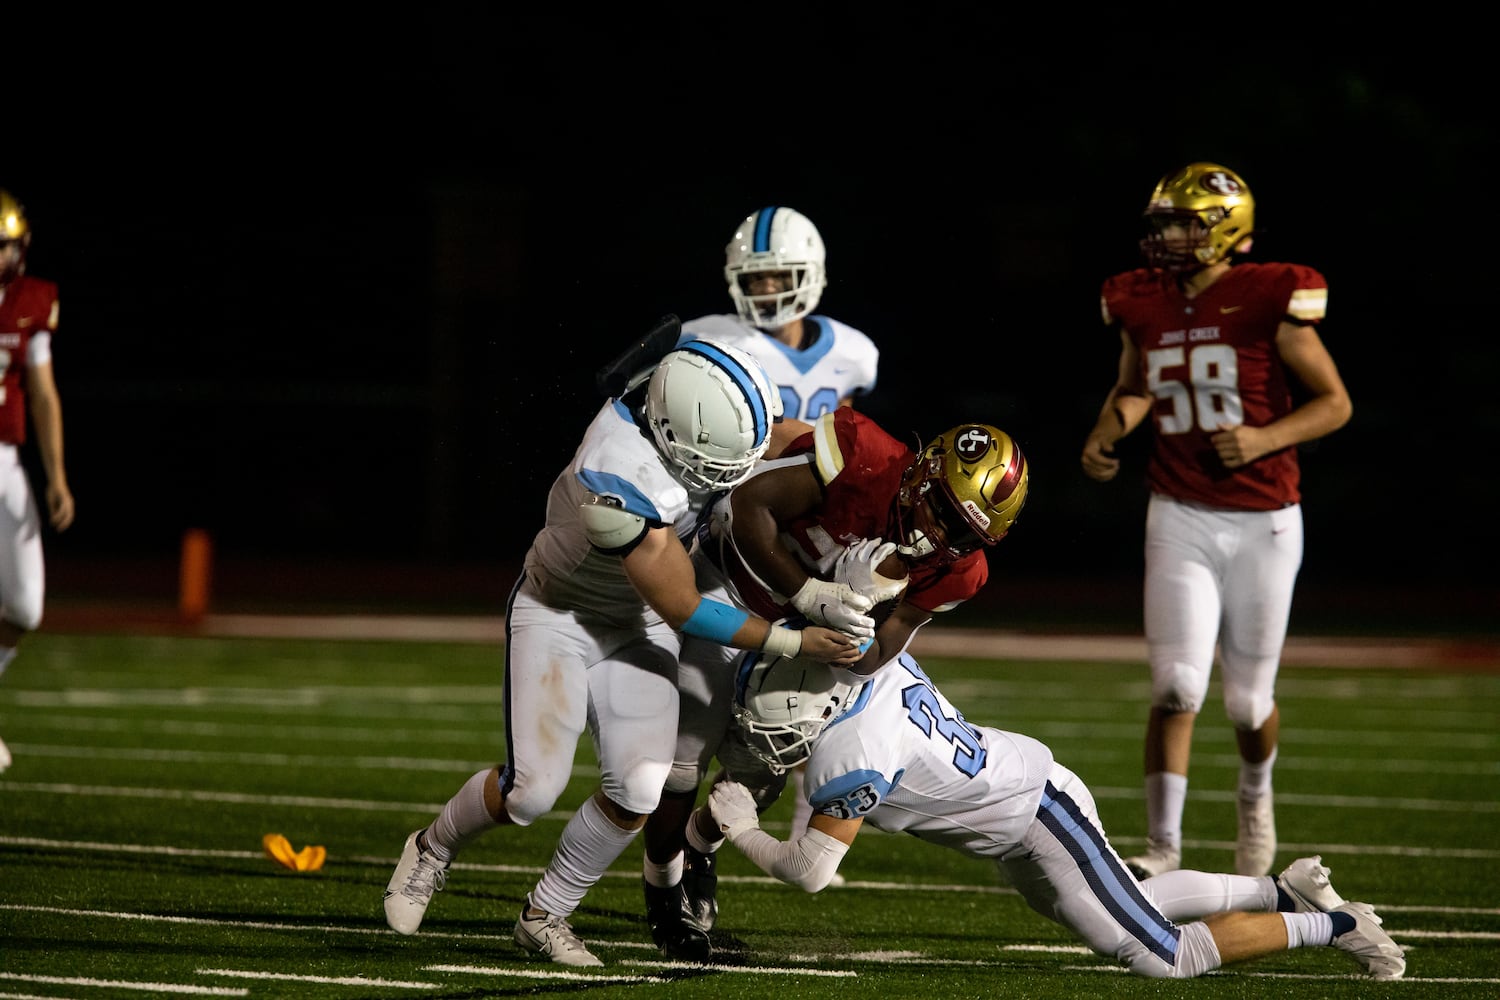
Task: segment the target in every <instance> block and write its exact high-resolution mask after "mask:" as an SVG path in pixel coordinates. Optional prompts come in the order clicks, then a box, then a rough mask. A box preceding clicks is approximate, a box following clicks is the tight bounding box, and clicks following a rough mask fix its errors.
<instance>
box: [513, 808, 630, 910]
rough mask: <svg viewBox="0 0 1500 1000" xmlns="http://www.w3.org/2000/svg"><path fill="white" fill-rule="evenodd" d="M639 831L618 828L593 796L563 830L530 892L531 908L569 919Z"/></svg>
mask: <svg viewBox="0 0 1500 1000" xmlns="http://www.w3.org/2000/svg"><path fill="white" fill-rule="evenodd" d="M640 832H641V831H640V830H622V829H620V828H619V827H618V826H615V825H614V824H613V823H611V822H610V821H609V817H608V816H606V815H604V810H603V809H601V808H599V803H598V802H596V801H595V800H594V796H592V795H590V796H589V797H588V799H587V801H585V802H584V803H583V805H581V806H579V807H578V811H577V812H575V813H574V814H573V818H572V819H570V820H568V825H567V826H565V827H563V832H562V839H561V840H559V841H558V842H557V850H555V851H553V853H552V860H551V861H549V862H548V863H547V870H546V871H544V872H542V877H541V879H540V880H539V881H538V882H537V884H536V888H535V889H533V890H531V905H532V906H534V907H536V908H537V909H539V910H543V911H545V912H547V913H549V914H551V915H552V916H554V917H567V916H570V915H571V914H572V913H573V911H574V910H576V909H578V904H579V903H581V902H583V897H584V896H585V895H586V894H587V893H588V891H589V890H590V889H592V888H593V887H594V883H595V882H598V881H599V879H600V877H601V876H603V874H604V873H605V872H606V871H607V870H608V869H609V866H610V865H612V864H614V863H615V859H617V858H618V857H619V856H620V855H621V854H623V853H625V848H627V847H629V846H630V842H631V841H633V840H634V839H635V838H636V835H637V834H639V833H640Z"/></svg>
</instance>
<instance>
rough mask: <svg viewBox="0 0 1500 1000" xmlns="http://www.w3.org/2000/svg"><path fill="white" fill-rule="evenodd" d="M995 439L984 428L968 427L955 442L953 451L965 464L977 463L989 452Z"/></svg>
mask: <svg viewBox="0 0 1500 1000" xmlns="http://www.w3.org/2000/svg"><path fill="white" fill-rule="evenodd" d="M994 443H995V439H994V438H992V437H991V436H990V432H989V431H987V430H985V429H984V428H983V427H967V428H965V429H964V430H963V431H962V432H961V433H960V434H959V435H958V437H957V438H955V439H954V441H953V450H954V451H956V452H958V457H959V458H960V459H962V460H963V461H965V462H977V461H979V460H980V459H981V458H983V457H984V456H985V454H986V453H988V452H989V450H990V446H991V445H993V444H994Z"/></svg>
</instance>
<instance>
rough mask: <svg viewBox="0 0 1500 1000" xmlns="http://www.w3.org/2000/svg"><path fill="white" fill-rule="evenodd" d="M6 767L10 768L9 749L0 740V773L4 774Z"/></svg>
mask: <svg viewBox="0 0 1500 1000" xmlns="http://www.w3.org/2000/svg"><path fill="white" fill-rule="evenodd" d="M7 767H10V748H9V747H7V746H6V745H5V741H4V740H0V773H4V771H5V769H6V768H7Z"/></svg>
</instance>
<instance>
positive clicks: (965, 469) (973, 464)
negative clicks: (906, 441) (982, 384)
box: [896, 424, 1030, 562]
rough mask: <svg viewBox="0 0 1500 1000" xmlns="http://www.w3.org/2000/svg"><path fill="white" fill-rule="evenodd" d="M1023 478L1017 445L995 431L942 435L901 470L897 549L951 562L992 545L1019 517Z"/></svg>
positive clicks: (962, 427) (974, 427)
mask: <svg viewBox="0 0 1500 1000" xmlns="http://www.w3.org/2000/svg"><path fill="white" fill-rule="evenodd" d="M1029 480H1030V472H1029V470H1028V469H1027V467H1026V456H1025V455H1023V454H1021V447H1020V445H1018V444H1016V443H1015V441H1013V440H1012V439H1011V436H1010V435H1009V434H1007V433H1005V432H1004V431H1002V430H1000V429H999V428H998V427H991V426H990V425H989V424H959V425H958V426H957V427H954V428H951V429H950V430H947V431H944V432H943V433H942V434H939V435H938V436H937V437H936V438H934V439H933V440H932V441H931V443H929V444H928V445H927V447H925V448H923V449H922V453H921V454H920V455H918V456H917V458H916V461H914V462H912V464H911V465H910V466H909V467H908V468H907V470H906V475H905V478H904V481H903V482H902V484H901V490H900V493H899V494H898V496H897V499H896V521H897V530H898V532H899V535H900V537H899V540H898V543H897V544H898V551H900V552H901V553H902V554H903V555H905V556H908V557H909V558H912V559H926V558H929V557H934V556H935V557H936V558H938V559H940V560H941V561H943V562H952V561H953V560H955V559H958V558H960V557H962V556H965V555H968V554H969V553H970V552H974V551H976V550H978V549H981V548H985V547H987V546H991V545H994V544H995V543H996V542H998V541H1000V539H1002V538H1004V537H1005V533H1006V532H1008V531H1009V530H1010V529H1011V526H1012V525H1013V524H1015V523H1016V518H1017V517H1019V516H1020V514H1021V508H1022V507H1023V506H1025V504H1026V489H1027V485H1028V483H1029Z"/></svg>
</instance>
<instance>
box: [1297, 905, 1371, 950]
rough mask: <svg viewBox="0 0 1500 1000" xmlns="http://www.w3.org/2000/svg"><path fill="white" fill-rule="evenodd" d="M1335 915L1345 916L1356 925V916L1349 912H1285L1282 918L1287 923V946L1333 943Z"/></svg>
mask: <svg viewBox="0 0 1500 1000" xmlns="http://www.w3.org/2000/svg"><path fill="white" fill-rule="evenodd" d="M1333 917H1345V918H1347V919H1348V921H1349V926H1350V927H1353V926H1354V918H1353V917H1351V916H1349V914H1347V913H1283V914H1282V915H1281V919H1282V921H1283V922H1284V923H1285V924H1286V946H1287V947H1288V948H1301V947H1302V946H1303V945H1320V944H1329V943H1331V942H1332V941H1333V939H1334V923H1333V920H1332V918H1333Z"/></svg>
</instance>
